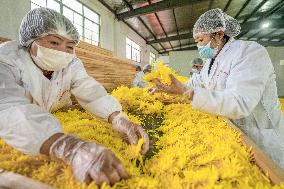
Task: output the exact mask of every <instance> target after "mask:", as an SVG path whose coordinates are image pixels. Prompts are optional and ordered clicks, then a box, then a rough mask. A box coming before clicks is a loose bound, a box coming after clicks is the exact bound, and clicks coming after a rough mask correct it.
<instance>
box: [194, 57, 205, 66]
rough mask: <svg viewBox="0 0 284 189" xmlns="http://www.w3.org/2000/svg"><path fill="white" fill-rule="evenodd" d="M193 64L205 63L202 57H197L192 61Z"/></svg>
mask: <svg viewBox="0 0 284 189" xmlns="http://www.w3.org/2000/svg"><path fill="white" fill-rule="evenodd" d="M192 64H198V65H203V60H202V59H201V58H196V59H194V60H193V61H192Z"/></svg>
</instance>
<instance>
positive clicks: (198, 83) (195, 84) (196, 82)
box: [185, 74, 202, 89]
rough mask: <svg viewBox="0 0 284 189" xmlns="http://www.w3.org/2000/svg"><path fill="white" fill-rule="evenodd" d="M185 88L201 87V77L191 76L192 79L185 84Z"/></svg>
mask: <svg viewBox="0 0 284 189" xmlns="http://www.w3.org/2000/svg"><path fill="white" fill-rule="evenodd" d="M185 86H186V87H187V88H190V89H194V88H197V87H202V75H201V74H192V77H191V78H190V79H189V80H188V81H187V82H186V83H185Z"/></svg>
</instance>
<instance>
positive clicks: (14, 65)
mask: <svg viewBox="0 0 284 189" xmlns="http://www.w3.org/2000/svg"><path fill="white" fill-rule="evenodd" d="M71 94H73V95H74V96H75V97H76V99H77V100H78V102H79V103H80V105H81V106H82V107H83V108H85V109H86V110H88V111H89V112H91V113H93V114H95V115H97V116H100V117H102V118H107V117H108V116H109V115H110V114H111V113H113V112H115V111H121V105H120V104H119V102H118V101H117V100H116V99H115V98H114V97H112V96H110V95H108V94H107V92H106V90H105V89H104V88H103V87H102V85H101V84H99V83H98V82H97V81H96V80H95V79H94V78H92V77H90V76H89V75H88V74H87V73H86V70H85V69H84V66H83V64H82V63H81V61H80V60H79V59H78V58H75V59H74V60H73V61H72V62H70V63H69V65H68V66H67V67H66V68H64V69H63V70H61V71H57V72H54V73H53V75H52V78H51V80H49V79H47V78H46V77H45V76H44V75H43V74H42V72H41V71H40V69H39V68H38V67H37V66H36V65H35V64H34V63H33V62H32V59H31V57H30V54H29V52H27V50H26V48H23V47H21V46H20V45H19V44H18V43H17V42H15V41H12V42H6V43H4V44H1V45H0V137H1V138H2V139H4V140H5V141H6V142H7V143H8V144H10V145H11V146H13V147H14V148H16V149H18V150H20V151H22V152H24V153H27V154H38V153H39V150H40V147H41V145H42V144H43V142H44V141H45V140H47V139H48V138H49V137H50V136H52V135H54V134H55V133H58V132H62V129H61V126H60V124H59V123H58V121H57V120H56V119H55V118H54V117H53V116H52V114H50V112H51V111H55V110H57V109H59V108H62V107H64V106H66V105H70V104H71V100H70V95H71Z"/></svg>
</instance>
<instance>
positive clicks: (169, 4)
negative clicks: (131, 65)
mask: <svg viewBox="0 0 284 189" xmlns="http://www.w3.org/2000/svg"><path fill="white" fill-rule="evenodd" d="M99 1H100V2H104V1H103V0H99ZM147 1H148V3H149V5H146V6H143V7H140V8H136V9H133V7H132V5H131V4H130V3H129V2H128V0H123V2H125V4H126V5H127V6H128V7H129V9H130V10H129V11H126V12H123V13H119V14H116V18H117V19H118V20H122V21H123V22H124V23H126V24H127V25H128V26H130V24H128V23H127V22H126V21H125V19H128V18H132V17H138V19H139V21H141V23H142V24H143V25H144V26H145V28H146V29H147V30H148V31H149V33H151V35H152V36H153V38H154V40H147V39H145V37H143V36H142V35H141V34H139V35H140V36H141V37H142V38H143V39H144V40H145V41H146V43H147V44H148V45H151V46H152V47H153V48H154V46H153V44H156V43H158V44H159V45H160V46H161V47H162V49H163V50H160V51H158V50H157V49H156V48H154V49H155V50H156V51H157V52H158V53H159V54H164V53H168V52H169V51H170V50H169V49H165V48H164V47H163V45H162V44H161V43H165V42H169V43H170V46H171V49H172V50H177V49H175V48H176V47H173V46H172V44H171V41H179V48H180V49H181V50H188V48H189V47H184V46H187V45H190V43H188V44H186V45H182V43H181V40H182V39H192V32H187V33H182V34H180V31H179V28H178V23H177V19H176V13H175V9H174V8H176V7H181V6H186V5H190V4H196V3H200V2H208V3H209V4H208V9H210V8H212V6H213V5H214V0H163V1H159V2H157V3H151V0H147ZM232 2H233V0H227V3H226V5H225V6H224V8H223V11H224V12H226V11H227V10H228V9H229V7H230V6H231V3H232ZM251 2H252V0H246V1H245V2H244V3H243V4H242V5H241V7H240V9H239V10H238V12H237V14H236V15H235V18H236V19H238V20H242V24H241V26H242V33H241V34H240V35H239V36H238V37H237V38H241V37H242V36H244V35H246V34H247V33H248V32H249V31H250V30H251V29H258V28H259V29H260V31H258V32H256V33H255V34H253V35H251V36H248V38H249V39H251V38H254V37H255V38H257V40H256V41H258V42H259V43H261V44H264V45H275V46H279V45H282V44H283V42H281V41H276V42H275V41H268V42H266V41H261V40H260V39H261V38H262V37H263V35H259V34H260V33H261V28H260V26H261V24H262V23H263V22H264V21H265V20H266V19H267V18H268V17H269V21H270V26H269V28H274V29H278V28H284V19H283V18H281V17H280V19H279V18H277V19H272V18H271V17H270V16H271V15H272V14H274V15H275V14H278V13H277V12H278V11H279V10H280V9H281V8H282V7H283V6H284V1H279V2H278V3H277V4H275V5H274V6H273V7H271V8H270V9H269V10H268V11H266V12H264V13H259V12H258V10H259V9H260V8H261V7H262V6H263V5H264V4H265V3H266V2H268V0H262V1H261V2H260V3H258V4H257V5H256V6H255V7H254V8H253V9H252V11H251V12H250V13H249V14H246V15H242V16H240V15H241V13H242V12H243V10H244V9H245V8H246V7H247V6H248V5H249V3H251ZM105 4H106V3H105ZM130 6H131V8H130ZM168 9H172V13H173V16H174V21H175V23H174V24H175V27H176V35H172V36H169V33H167V32H166V31H165V28H164V27H163V23H162V22H161V20H160V18H159V16H158V15H157V13H156V12H158V11H163V10H168ZM112 12H113V13H114V14H115V12H114V11H112ZM149 13H154V14H155V17H156V19H157V21H158V23H159V25H160V26H161V29H162V30H163V33H164V35H165V37H163V38H160V39H157V37H156V36H155V34H154V33H153V32H152V30H151V29H150V28H149V26H148V25H146V23H145V22H144V21H143V20H142V19H141V18H140V16H141V15H145V14H149ZM279 15H283V14H280V13H279ZM252 17H255V18H256V20H255V21H249V20H250V18H252ZM131 28H132V29H133V30H134V31H135V32H136V33H138V32H137V31H136V30H135V29H134V28H133V27H131ZM189 29H190V30H189V31H191V28H189ZM272 33H273V32H270V34H272ZM266 35H269V34H266ZM273 38H275V37H272V38H270V39H269V40H271V39H273ZM279 39H280V38H279ZM191 49H196V47H190V49H189V50H191Z"/></svg>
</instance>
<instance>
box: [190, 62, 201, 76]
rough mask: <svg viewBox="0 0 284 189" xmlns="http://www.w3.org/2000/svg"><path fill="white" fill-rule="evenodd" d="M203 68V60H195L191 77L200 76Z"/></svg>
mask: <svg viewBox="0 0 284 189" xmlns="http://www.w3.org/2000/svg"><path fill="white" fill-rule="evenodd" d="M202 68H203V60H202V59H201V58H195V59H194V60H193V61H192V67H191V71H190V75H191V76H192V77H193V76H194V75H195V74H199V73H200V71H201V70H202Z"/></svg>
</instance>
